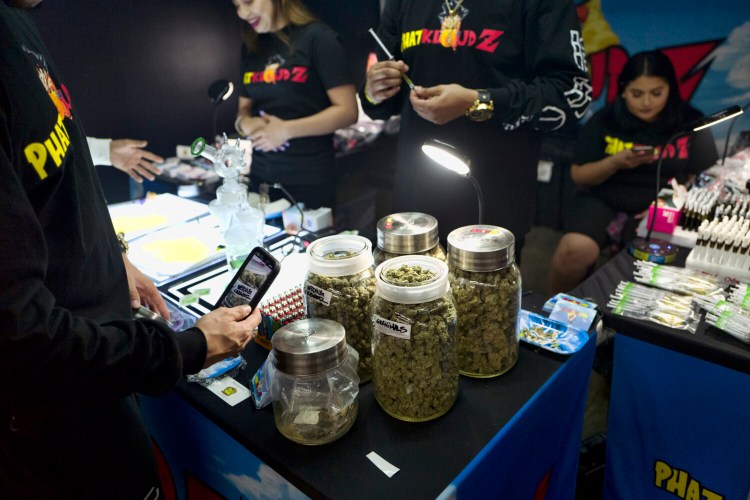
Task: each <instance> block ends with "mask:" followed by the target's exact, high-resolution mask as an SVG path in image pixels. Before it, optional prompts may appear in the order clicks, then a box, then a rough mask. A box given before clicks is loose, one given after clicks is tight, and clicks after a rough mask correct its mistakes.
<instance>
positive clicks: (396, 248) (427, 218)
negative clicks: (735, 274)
mask: <svg viewBox="0 0 750 500" xmlns="http://www.w3.org/2000/svg"><path fill="white" fill-rule="evenodd" d="M377 233H378V247H379V248H381V249H383V250H385V251H386V252H391V253H397V254H414V253H420V252H426V251H427V250H429V249H430V248H432V247H434V246H435V245H437V244H438V242H439V240H440V235H439V234H438V222H437V219H436V218H435V217H433V216H432V215H427V214H423V213H420V212H401V213H398V214H391V215H387V216H385V217H383V218H382V219H380V220H379V221H378V225H377Z"/></svg>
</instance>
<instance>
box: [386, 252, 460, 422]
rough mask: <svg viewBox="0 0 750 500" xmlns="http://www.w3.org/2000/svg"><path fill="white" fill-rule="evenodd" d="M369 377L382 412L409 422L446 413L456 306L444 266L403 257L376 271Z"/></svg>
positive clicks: (451, 389)
mask: <svg viewBox="0 0 750 500" xmlns="http://www.w3.org/2000/svg"><path fill="white" fill-rule="evenodd" d="M375 276H376V278H377V288H376V293H375V297H373V305H372V324H373V336H372V368H373V371H372V380H373V384H374V386H375V387H374V388H375V399H376V400H377V402H378V403H379V404H380V406H381V407H382V408H383V409H384V410H385V411H386V413H388V414H390V415H392V416H394V417H396V418H398V419H401V420H406V421H410V422H421V421H425V420H432V419H435V418H437V417H440V416H441V415H443V414H445V413H446V412H447V411H448V410H449V409H450V408H451V406H453V403H454V402H455V400H456V397H457V396H458V376H459V375H458V366H457V365H456V355H455V350H454V348H455V342H456V304H455V301H454V300H453V295H452V294H451V291H450V285H449V283H448V266H447V265H446V264H445V262H443V261H441V260H439V259H436V258H434V257H428V256H422V255H407V256H401V257H395V258H393V259H389V260H387V261H385V262H384V263H382V264H381V265H379V266H378V267H377V269H376V270H375Z"/></svg>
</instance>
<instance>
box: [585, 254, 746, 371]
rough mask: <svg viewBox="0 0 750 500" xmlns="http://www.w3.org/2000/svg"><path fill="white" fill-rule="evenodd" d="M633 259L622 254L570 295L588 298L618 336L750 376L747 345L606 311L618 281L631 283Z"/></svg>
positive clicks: (705, 329) (701, 329)
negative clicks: (625, 336) (598, 308)
mask: <svg viewBox="0 0 750 500" xmlns="http://www.w3.org/2000/svg"><path fill="white" fill-rule="evenodd" d="M689 252H690V249H689V248H680V251H679V253H678V254H677V260H676V262H675V263H674V264H673V265H675V266H680V267H681V266H684V264H685V260H686V259H687V256H688V253H689ZM634 260H635V259H634V258H633V257H632V256H631V255H630V254H628V253H627V251H625V250H623V251H622V252H620V253H618V254H617V255H616V256H615V257H614V258H612V259H611V260H610V261H609V262H607V263H606V264H605V265H604V266H602V268H601V269H599V270H598V271H596V272H595V273H594V274H593V275H591V276H590V277H589V278H588V279H587V280H585V281H584V282H583V283H581V284H580V285H579V286H578V287H576V288H575V289H574V290H573V291H572V292H571V293H572V294H573V295H575V296H577V297H588V298H590V299H592V300H593V301H594V302H596V303H597V304H598V305H599V306H600V308H601V309H602V311H603V312H604V324H605V325H606V326H608V327H610V328H612V329H613V330H615V331H617V332H618V333H622V334H625V335H628V336H631V337H633V338H635V339H639V340H643V341H645V342H650V343H652V344H654V345H658V346H661V347H665V348H667V349H672V350H674V351H678V352H681V353H683V354H687V355H689V356H694V357H696V358H699V359H703V360H705V361H708V362H710V363H716V364H719V365H722V366H725V367H727V368H731V369H733V370H739V371H741V372H744V373H748V374H750V345H748V344H745V343H743V342H741V341H740V340H738V339H736V338H734V337H732V336H731V335H728V334H726V333H724V332H721V331H719V330H717V329H715V328H712V327H710V326H708V325H706V324H705V323H703V322H701V324H700V325H699V326H698V328H697V330H696V332H695V334H689V333H687V332H685V331H684V330H677V329H674V328H669V327H666V326H662V325H659V324H658V323H653V322H650V321H644V320H638V319H633V318H627V317H624V316H620V315H617V314H614V313H613V312H612V311H610V310H609V309H607V307H606V306H607V301H608V300H609V296H610V295H611V294H612V293H613V292H614V291H615V289H616V288H617V285H618V284H619V283H620V282H621V281H634V280H633V262H634Z"/></svg>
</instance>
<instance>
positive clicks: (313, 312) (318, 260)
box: [305, 235, 375, 382]
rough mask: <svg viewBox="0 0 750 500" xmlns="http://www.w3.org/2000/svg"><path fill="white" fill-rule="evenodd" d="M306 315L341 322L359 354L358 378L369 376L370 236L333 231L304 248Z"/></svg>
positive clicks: (364, 379)
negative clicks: (305, 252) (306, 261)
mask: <svg viewBox="0 0 750 500" xmlns="http://www.w3.org/2000/svg"><path fill="white" fill-rule="evenodd" d="M307 254H308V274H307V280H306V282H305V296H306V299H307V300H306V302H307V316H308V317H309V318H326V319H332V320H334V321H337V322H338V323H341V324H342V325H343V326H344V329H345V330H346V341H347V342H348V343H349V345H350V346H352V347H353V348H354V349H356V351H357V353H358V354H359V369H358V371H359V379H360V381H361V382H367V381H368V380H370V378H371V377H372V367H371V359H372V351H371V349H372V328H371V327H370V302H371V301H372V296H373V295H374V294H375V275H374V268H373V257H372V250H371V244H370V240H368V239H367V238H363V237H362V236H348V235H335V236H327V237H325V238H320V239H318V240H315V241H314V242H313V243H312V244H311V245H310V246H309V247H308V249H307Z"/></svg>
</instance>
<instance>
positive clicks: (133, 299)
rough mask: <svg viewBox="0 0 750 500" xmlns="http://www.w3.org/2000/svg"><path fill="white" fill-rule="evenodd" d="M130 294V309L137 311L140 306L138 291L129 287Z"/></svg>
mask: <svg viewBox="0 0 750 500" xmlns="http://www.w3.org/2000/svg"><path fill="white" fill-rule="evenodd" d="M128 291H129V292H130V307H132V308H133V309H138V308H139V307H140V306H141V296H140V295H139V294H138V289H137V288H135V287H129V290H128Z"/></svg>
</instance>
